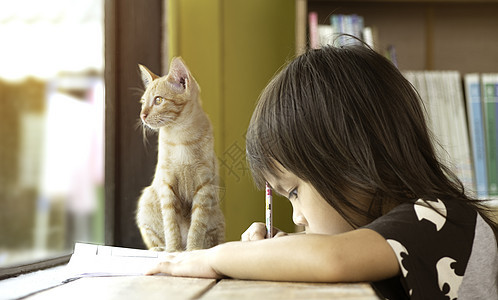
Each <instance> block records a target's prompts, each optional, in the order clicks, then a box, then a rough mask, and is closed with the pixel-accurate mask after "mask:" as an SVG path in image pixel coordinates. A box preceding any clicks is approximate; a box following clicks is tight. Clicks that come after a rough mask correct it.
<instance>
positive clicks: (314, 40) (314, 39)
mask: <svg viewBox="0 0 498 300" xmlns="http://www.w3.org/2000/svg"><path fill="white" fill-rule="evenodd" d="M308 22H309V24H308V25H309V36H310V48H311V49H318V48H320V44H319V37H318V13H317V12H315V11H312V12H310V13H309V14H308Z"/></svg>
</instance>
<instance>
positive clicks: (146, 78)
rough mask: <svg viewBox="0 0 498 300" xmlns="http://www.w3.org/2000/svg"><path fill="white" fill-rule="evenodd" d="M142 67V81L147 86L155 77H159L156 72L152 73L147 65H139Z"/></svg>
mask: <svg viewBox="0 0 498 300" xmlns="http://www.w3.org/2000/svg"><path fill="white" fill-rule="evenodd" d="M138 68H139V69H140V74H141V75H142V82H143V83H144V86H145V88H147V87H148V86H149V84H150V83H151V82H152V81H154V80H155V79H157V78H159V76H157V75H156V74H154V73H152V72H151V71H150V70H149V69H147V67H146V66H143V65H140V64H139V65H138Z"/></svg>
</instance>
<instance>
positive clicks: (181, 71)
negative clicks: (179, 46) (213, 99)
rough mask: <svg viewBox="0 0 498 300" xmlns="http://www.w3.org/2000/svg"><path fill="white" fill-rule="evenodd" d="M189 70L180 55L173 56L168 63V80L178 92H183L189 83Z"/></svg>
mask: <svg viewBox="0 0 498 300" xmlns="http://www.w3.org/2000/svg"><path fill="white" fill-rule="evenodd" d="M189 80H190V71H189V70H188V68H187V66H186V65H185V62H183V60H182V59H181V58H180V57H175V58H173V60H172V61H171V64H170V65H169V73H168V82H169V83H170V84H171V85H172V86H173V88H174V89H175V90H177V92H179V93H183V92H184V91H185V89H187V86H188V85H189Z"/></svg>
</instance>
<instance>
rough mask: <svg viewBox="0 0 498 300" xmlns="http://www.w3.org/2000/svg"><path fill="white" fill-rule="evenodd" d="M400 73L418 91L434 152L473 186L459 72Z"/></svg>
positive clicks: (467, 186)
mask: <svg viewBox="0 0 498 300" xmlns="http://www.w3.org/2000/svg"><path fill="white" fill-rule="evenodd" d="M403 74H404V76H405V78H407V80H409V81H410V82H411V83H412V85H413V86H414V87H415V89H416V90H417V91H418V93H419V95H420V98H421V100H422V103H423V105H424V108H425V116H426V121H427V126H428V127H429V130H430V131H431V133H432V135H433V138H434V140H433V145H434V148H435V151H436V155H437V156H438V158H439V159H440V160H441V161H442V162H443V163H444V164H445V165H446V166H448V167H449V168H450V169H451V170H452V171H453V172H454V173H455V174H456V175H457V176H458V178H459V179H460V180H461V181H462V183H463V184H464V186H465V188H466V189H472V190H474V189H475V187H474V172H473V169H472V155H471V150H470V143H469V138H468V129H467V128H468V127H467V119H466V116H465V103H464V98H463V90H462V87H461V76H460V74H459V73H458V72H456V71H407V72H404V73H403Z"/></svg>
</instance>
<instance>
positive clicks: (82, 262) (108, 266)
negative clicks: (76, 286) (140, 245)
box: [64, 243, 165, 282]
mask: <svg viewBox="0 0 498 300" xmlns="http://www.w3.org/2000/svg"><path fill="white" fill-rule="evenodd" d="M164 253H165V252H156V251H150V250H141V249H132V248H122V247H112V246H103V245H95V244H85V243H76V244H75V246H74V252H73V254H72V255H71V259H70V260H69V263H68V264H67V266H66V276H65V280H64V282H69V281H72V280H75V279H78V278H82V277H101V276H137V275H145V273H146V272H147V271H148V270H150V269H152V268H153V267H154V266H156V265H157V264H158V263H159V261H160V259H161V257H162V256H163V255H164Z"/></svg>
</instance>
